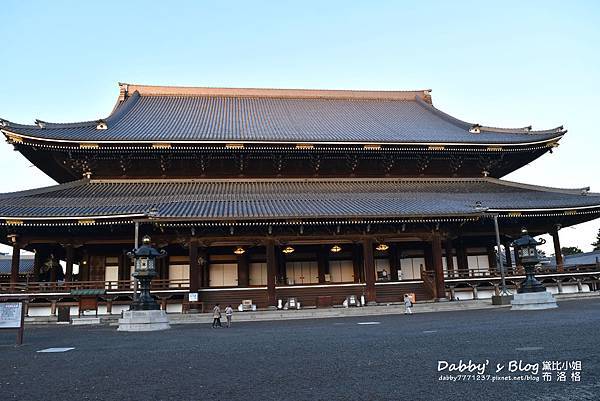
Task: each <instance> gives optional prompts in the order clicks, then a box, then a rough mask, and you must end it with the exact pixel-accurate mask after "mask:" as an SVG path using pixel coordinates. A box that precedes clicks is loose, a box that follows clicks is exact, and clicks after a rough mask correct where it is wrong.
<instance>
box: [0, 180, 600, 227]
mask: <svg viewBox="0 0 600 401" xmlns="http://www.w3.org/2000/svg"><path fill="white" fill-rule="evenodd" d="M476 206H480V207H481V208H489V209H490V210H493V211H507V210H526V209H552V210H555V209H569V208H582V207H584V208H585V207H592V206H596V207H600V194H588V193H586V192H585V191H582V190H561V189H553V188H546V187H537V186H530V185H525V184H517V183H511V182H506V181H501V180H497V179H493V178H456V179H455V178H452V179H415V178H405V179H318V178H314V179H240V180H237V181H233V180H215V179H198V180H172V179H171V180H146V181H144V180H142V181H138V182H132V181H128V180H80V181H77V182H74V183H68V184H61V185H56V186H53V187H48V188H41V189H36V190H31V191H23V192H15V193H9V194H2V195H0V218H5V219H10V218H14V219H25V220H27V219H28V218H29V219H32V218H47V217H63V218H78V217H82V218H86V217H100V216H117V215H141V214H144V213H148V212H149V211H150V210H152V209H154V210H156V213H157V217H160V218H174V219H178V218H190V219H194V220H198V221H202V220H223V219H226V220H227V219H235V220H259V219H294V218H298V219H314V218H331V219H337V218H384V217H385V218H394V217H407V218H410V217H424V216H425V217H432V216H436V217H437V216H450V215H461V216H463V215H469V214H474V213H476V212H477V210H476Z"/></svg>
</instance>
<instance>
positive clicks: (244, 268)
mask: <svg viewBox="0 0 600 401" xmlns="http://www.w3.org/2000/svg"><path fill="white" fill-rule="evenodd" d="M237 265H238V287H248V286H250V264H249V263H248V252H244V253H243V254H241V255H237Z"/></svg>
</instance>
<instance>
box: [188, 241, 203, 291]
mask: <svg viewBox="0 0 600 401" xmlns="http://www.w3.org/2000/svg"><path fill="white" fill-rule="evenodd" d="M189 257H190V292H198V289H199V288H200V286H201V284H202V281H201V279H202V277H201V272H200V269H201V266H200V264H199V263H198V243H196V242H194V241H190V245H189Z"/></svg>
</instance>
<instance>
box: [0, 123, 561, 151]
mask: <svg viewBox="0 0 600 401" xmlns="http://www.w3.org/2000/svg"><path fill="white" fill-rule="evenodd" d="M10 128H13V127H12V126H11V127H10ZM0 132H2V133H3V134H4V136H5V137H6V139H7V141H8V142H10V143H15V144H16V143H19V144H24V145H30V146H36V145H40V144H38V143H35V142H31V141H39V142H42V144H46V145H47V146H49V147H57V148H58V147H65V146H69V147H80V146H81V145H84V146H85V145H102V146H103V147H106V148H111V147H120V146H123V145H138V146H142V147H148V146H153V145H156V144H165V145H183V146H185V145H188V146H202V145H204V146H206V145H222V146H227V145H231V144H236V145H252V146H267V147H268V146H272V147H277V146H281V145H286V146H297V145H308V146H316V147H318V146H335V147H343V146H364V147H368V146H373V145H375V146H390V147H415V146H427V147H446V146H450V147H457V148H460V147H474V148H477V149H481V148H490V147H491V148H518V147H529V146H539V145H552V144H555V143H557V142H558V141H559V140H560V139H562V137H563V136H564V135H565V134H566V132H567V131H566V130H562V131H552V130H550V133H552V132H553V133H554V134H555V135H552V136H544V138H543V139H537V140H536V139H534V137H535V135H538V134H531V136H532V140H529V141H523V142H510V143H506V142H493V141H489V142H376V141H370V142H358V141H234V140H230V141H226V140H202V141H200V140H195V141H192V140H152V141H147V140H144V141H136V140H130V141H129V140H128V141H126V140H119V141H112V140H106V141H103V140H100V141H92V140H77V141H75V140H70V139H49V138H44V137H40V136H33V135H27V134H23V133H20V132H18V131H17V130H10V129H9V128H7V127H3V128H1V129H0ZM474 135H476V134H474ZM540 135H541V134H540ZM542 136H543V135H542ZM433 150H440V149H433ZM490 150H493V151H497V150H498V149H490Z"/></svg>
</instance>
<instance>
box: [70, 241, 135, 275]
mask: <svg viewBox="0 0 600 401" xmlns="http://www.w3.org/2000/svg"><path fill="white" fill-rule="evenodd" d="M128 266H129V265H128ZM127 279H128V280H130V279H131V274H130V273H129V272H127ZM79 280H80V281H89V280H90V255H89V253H88V251H87V250H85V249H84V250H83V255H82V257H81V264H80V265H79Z"/></svg>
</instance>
